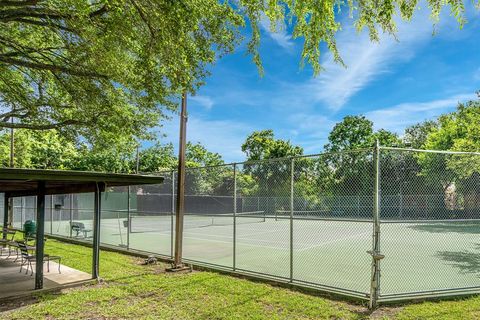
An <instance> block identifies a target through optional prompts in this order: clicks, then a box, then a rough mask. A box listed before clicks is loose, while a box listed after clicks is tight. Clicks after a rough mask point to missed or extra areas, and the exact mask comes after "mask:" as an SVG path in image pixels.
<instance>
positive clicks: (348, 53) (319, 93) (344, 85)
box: [282, 9, 456, 111]
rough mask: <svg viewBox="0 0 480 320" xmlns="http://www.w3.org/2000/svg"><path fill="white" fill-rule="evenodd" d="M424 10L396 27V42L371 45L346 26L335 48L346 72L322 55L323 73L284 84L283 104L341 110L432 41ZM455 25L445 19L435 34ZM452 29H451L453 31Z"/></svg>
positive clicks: (386, 40)
mask: <svg viewBox="0 0 480 320" xmlns="http://www.w3.org/2000/svg"><path fill="white" fill-rule="evenodd" d="M429 14H430V13H429V12H428V10H426V9H423V10H419V11H418V12H417V13H416V14H415V16H414V18H413V19H412V21H409V22H402V21H400V22H399V23H398V26H397V27H398V31H397V33H396V39H395V38H394V37H393V36H391V35H389V34H381V35H380V41H379V42H378V43H375V42H371V41H370V38H369V36H368V33H367V32H366V30H364V31H363V32H361V33H357V31H356V30H355V28H354V26H353V25H351V21H350V24H348V21H346V22H345V25H344V29H343V30H342V31H340V32H339V33H338V34H337V47H338V50H339V52H340V55H341V57H342V59H343V61H344V62H345V64H346V66H347V67H346V68H345V67H343V66H342V65H340V64H338V63H336V62H335V61H334V57H333V55H332V54H331V53H330V52H326V53H325V54H324V55H323V58H322V61H321V65H322V67H323V68H324V70H323V71H322V72H321V73H320V75H319V76H318V77H316V78H311V79H309V80H307V81H305V82H303V83H286V84H285V87H286V90H285V91H284V96H285V97H283V98H282V101H283V102H284V103H285V104H286V103H288V104H292V103H298V104H301V105H307V104H310V105H312V104H313V105H317V104H320V105H322V106H324V107H327V108H329V109H330V110H332V111H338V110H339V109H341V108H342V107H343V106H344V105H345V104H346V103H347V102H348V101H349V100H350V99H351V98H352V97H353V96H354V95H355V94H357V93H358V92H360V91H361V90H362V89H363V88H365V87H367V86H368V85H370V84H371V83H372V82H374V81H376V80H377V79H378V78H379V77H380V76H382V75H383V74H385V73H387V72H390V71H391V69H392V67H393V66H395V65H396V64H399V63H405V62H406V61H408V60H410V59H412V58H413V57H414V56H415V55H416V54H417V52H418V51H419V50H420V49H421V48H422V47H423V46H424V45H426V44H427V43H428V42H429V41H430V39H431V38H432V31H433V26H432V24H433V22H432V21H431V20H430V19H429ZM455 23H456V22H455V21H454V20H453V19H452V18H451V17H448V16H447V15H446V16H445V17H442V18H441V22H440V25H438V26H437V29H438V30H439V31H438V34H437V35H436V37H439V36H442V30H447V32H446V33H447V34H448V30H449V28H448V27H452V25H454V24H455ZM452 28H453V27H452Z"/></svg>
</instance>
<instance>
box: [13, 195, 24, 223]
mask: <svg viewBox="0 0 480 320" xmlns="http://www.w3.org/2000/svg"><path fill="white" fill-rule="evenodd" d="M24 200H25V198H24V197H20V229H21V230H23V224H24V222H25V202H24ZM13 204H14V206H13V208H14V209H13V214H14V215H15V201H14V202H13Z"/></svg>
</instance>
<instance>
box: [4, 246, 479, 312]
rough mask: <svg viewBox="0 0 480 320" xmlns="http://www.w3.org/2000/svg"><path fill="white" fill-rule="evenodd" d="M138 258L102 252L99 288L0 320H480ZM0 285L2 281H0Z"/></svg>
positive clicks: (438, 308)
mask: <svg viewBox="0 0 480 320" xmlns="http://www.w3.org/2000/svg"><path fill="white" fill-rule="evenodd" d="M46 251H47V252H48V253H50V254H55V255H57V254H58V255H61V256H62V257H63V261H64V263H65V264H67V265H69V266H70V267H73V268H76V269H78V270H82V271H85V272H90V271H91V249H90V248H86V247H83V246H79V245H73V244H67V243H62V242H58V241H55V240H48V241H47V248H46ZM164 268H165V266H164V265H162V264H159V265H156V266H143V265H141V259H138V258H134V257H130V256H126V255H122V254H118V253H113V252H106V251H102V253H101V267H100V271H101V275H102V277H103V279H104V282H103V283H102V284H93V285H86V286H83V287H77V288H72V289H65V290H63V291H62V292H59V293H49V294H40V295H38V296H37V297H36V299H35V300H33V301H29V302H28V303H27V304H26V305H21V303H17V304H15V305H14V307H13V308H11V310H9V311H4V312H2V313H0V318H1V319H369V318H378V319H462V320H465V319H480V298H477V297H474V298H469V299H464V300H457V301H443V302H428V303H422V304H411V305H406V306H399V307H395V308H393V309H392V307H389V308H383V309H382V308H381V309H380V310H377V311H376V312H375V313H374V314H371V315H370V314H369V313H368V312H367V310H366V309H365V308H364V307H362V306H361V305H354V304H349V303H347V302H339V301H335V300H329V299H327V298H324V297H319V296H313V295H308V294H304V293H301V292H296V291H292V290H289V289H284V288H279V287H274V286H271V285H268V284H264V283H258V282H252V281H249V280H244V279H239V278H235V277H230V276H228V275H221V274H217V273H212V272H193V273H184V274H169V273H164V272H163V270H164ZM0 285H1V284H0Z"/></svg>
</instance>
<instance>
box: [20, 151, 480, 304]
mask: <svg viewBox="0 0 480 320" xmlns="http://www.w3.org/2000/svg"><path fill="white" fill-rule="evenodd" d="M478 159H480V155H479V154H471V153H458V152H440V151H428V150H427V151H421V150H410V149H408V150H406V149H398V148H387V147H382V148H379V149H363V150H354V151H348V152H341V153H335V154H322V155H315V156H305V157H298V158H288V159H274V160H267V161H258V162H252V163H241V164H238V163H237V164H228V165H223V166H216V167H204V168H189V169H188V170H187V171H186V195H185V208H186V209H185V210H186V214H185V218H184V233H183V258H184V259H185V260H186V261H187V262H192V263H195V264H199V265H208V266H210V267H213V268H219V269H222V270H225V269H227V270H231V271H235V272H240V273H248V274H254V275H256V276H258V277H263V278H268V279H277V280H281V281H285V282H291V283H294V284H299V285H304V286H309V287H314V288H319V289H322V290H327V291H332V292H336V293H343V294H347V295H350V296H355V297H361V298H366V299H370V301H371V302H372V301H373V299H376V300H377V301H386V300H395V299H409V298H412V297H419V296H422V297H423V296H426V295H428V296H439V295H449V294H452V295H453V294H464V293H472V292H477V291H480V290H479V289H480V240H479V235H480V167H478V166H476V163H479V164H480V162H478ZM162 175H163V176H164V178H165V180H164V183H163V184H162V185H158V186H152V187H150V188H132V189H128V190H121V189H114V188H111V189H109V190H108V192H105V194H104V199H103V202H102V220H101V242H103V243H105V244H109V245H113V246H118V247H122V248H124V249H132V250H133V249H134V250H140V251H144V252H151V253H155V254H160V255H163V256H167V257H171V256H172V255H173V249H174V248H173V242H174V241H173V240H174V233H173V232H174V230H175V225H174V223H175V219H174V215H173V213H172V212H174V211H175V210H174V208H175V199H176V193H175V190H176V181H177V177H176V172H175V171H169V172H165V173H162ZM85 197H87V198H88V196H85ZM62 199H63V200H62ZM87 200H88V201H87ZM90 200H91V199H83V200H82V198H78V197H75V196H70V197H68V196H64V197H63V198H62V197H60V199H52V201H51V204H50V207H48V205H47V209H48V208H50V215H49V216H50V222H51V223H48V221H47V223H46V228H47V229H46V232H47V233H49V232H50V233H52V234H57V235H62V236H66V237H77V236H78V237H86V238H87V239H88V237H89V231H88V230H91V229H92V217H93V210H92V208H89V207H88V206H87V205H86V204H87V203H91V201H90ZM22 201H23V200H22ZM22 203H23V204H28V203H29V202H28V201H26V200H25V201H24V202H22ZM22 203H20V206H21V204H22ZM30 211H31V210H30V209H29V208H23V209H21V210H20V209H18V208H17V210H16V211H15V212H16V213H15V214H16V216H15V217H17V216H18V217H19V218H20V222H23V221H25V219H27V216H28V215H29V212H30ZM47 216H48V215H47ZM377 217H378V218H377ZM14 220H16V219H14ZM16 221H18V220H16ZM374 221H379V224H378V225H379V230H375V228H374V226H375V223H374ZM14 222H15V221H14ZM17 223H18V222H17ZM72 223H81V224H82V228H83V229H81V231H79V233H77V232H76V231H75V232H74V231H73V230H72V228H71V225H72ZM21 225H22V223H20V224H19V226H20V227H21ZM48 229H50V230H48ZM377 231H379V232H377ZM374 240H376V241H374ZM367 251H370V253H367ZM372 251H373V252H372ZM372 253H373V254H372ZM372 256H374V257H376V258H377V257H378V258H379V259H378V260H377V261H379V264H376V265H375V267H376V270H377V272H376V273H375V275H376V277H380V280H379V282H372V281H371V280H372V260H373V259H372ZM378 270H380V271H378ZM375 279H377V278H375ZM378 283H379V296H376V294H372V292H371V290H372V288H378V286H377V284H378ZM372 297H373V298H372ZM377 298H378V299H377Z"/></svg>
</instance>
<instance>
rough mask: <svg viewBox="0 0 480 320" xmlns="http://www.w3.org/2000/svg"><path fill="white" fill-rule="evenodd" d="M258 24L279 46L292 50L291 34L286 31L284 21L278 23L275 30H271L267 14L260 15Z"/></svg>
mask: <svg viewBox="0 0 480 320" xmlns="http://www.w3.org/2000/svg"><path fill="white" fill-rule="evenodd" d="M260 26H261V27H262V29H263V30H265V31H266V33H267V34H268V35H269V36H270V38H272V39H273V41H275V42H276V43H277V44H278V45H279V46H280V47H282V48H284V49H286V50H287V51H289V52H292V49H293V47H294V43H293V41H292V36H291V35H289V34H288V33H287V31H286V27H285V24H284V23H281V24H280V23H279V24H278V26H276V28H275V32H272V28H271V27H272V25H271V22H270V19H269V18H268V17H267V16H265V15H262V18H261V19H260Z"/></svg>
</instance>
